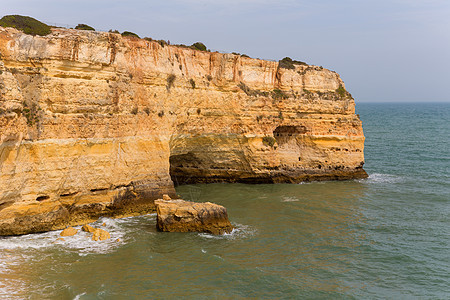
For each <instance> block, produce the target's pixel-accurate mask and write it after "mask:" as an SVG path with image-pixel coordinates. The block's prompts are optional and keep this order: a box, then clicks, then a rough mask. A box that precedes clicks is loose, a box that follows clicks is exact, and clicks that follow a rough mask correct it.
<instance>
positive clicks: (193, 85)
mask: <svg viewBox="0 0 450 300" xmlns="http://www.w3.org/2000/svg"><path fill="white" fill-rule="evenodd" d="M189 83H190V84H191V86H192V88H193V89H195V81H194V79H192V78H191V79H189Z"/></svg>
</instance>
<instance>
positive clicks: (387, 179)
mask: <svg viewBox="0 0 450 300" xmlns="http://www.w3.org/2000/svg"><path fill="white" fill-rule="evenodd" d="M403 180H404V178H403V177H401V176H397V175H392V174H381V173H374V174H370V175H369V178H366V179H359V180H358V181H359V182H362V183H399V182H402V181H403Z"/></svg>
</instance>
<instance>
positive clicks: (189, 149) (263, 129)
mask: <svg viewBox="0 0 450 300" xmlns="http://www.w3.org/2000/svg"><path fill="white" fill-rule="evenodd" d="M0 55H1V56H0V235H10V234H23V233H29V232H39V231H46V230H51V229H59V228H63V227H65V226H67V225H68V224H70V225H76V224H81V223H87V222H90V221H93V220H95V219H96V218H98V217H99V216H126V215H135V214H141V213H146V212H150V211H154V204H153V200H154V199H157V198H160V197H161V195H162V194H164V193H165V194H169V195H171V196H175V190H174V184H173V182H175V184H183V183H196V182H219V181H225V182H248V183H272V182H274V183H277V182H300V181H305V180H329V179H350V178H359V177H365V176H366V173H365V172H364V170H363V169H362V166H363V163H364V154H363V148H364V135H363V131H362V126H361V121H360V120H359V118H358V116H357V115H355V111H354V100H353V98H352V97H351V95H350V94H349V93H348V92H346V91H345V89H344V83H343V82H342V80H341V78H340V77H339V75H338V74H337V73H335V72H333V71H330V70H327V69H323V68H322V67H317V66H307V65H294V66H293V67H292V68H281V67H279V64H278V62H272V61H264V60H259V59H252V58H247V57H242V56H239V55H234V54H222V53H210V52H202V51H195V50H192V49H188V48H182V47H176V46H167V45H160V44H159V43H157V42H153V41H146V40H142V39H137V38H124V37H121V36H120V35H119V34H114V33H105V32H91V31H82V30H71V29H53V30H52V33H51V34H50V35H48V36H45V37H40V36H30V35H26V34H23V33H21V32H19V31H17V30H15V29H12V28H1V27H0Z"/></svg>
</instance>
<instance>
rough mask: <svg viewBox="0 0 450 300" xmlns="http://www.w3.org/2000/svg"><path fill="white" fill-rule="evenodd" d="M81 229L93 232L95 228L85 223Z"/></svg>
mask: <svg viewBox="0 0 450 300" xmlns="http://www.w3.org/2000/svg"><path fill="white" fill-rule="evenodd" d="M81 230H83V231H86V232H94V231H95V228H94V227H92V226H91V225H89V224H86V225H83V227H81Z"/></svg>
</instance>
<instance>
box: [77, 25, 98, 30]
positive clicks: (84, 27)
mask: <svg viewBox="0 0 450 300" xmlns="http://www.w3.org/2000/svg"><path fill="white" fill-rule="evenodd" d="M75 29H78V30H91V31H95V29H94V27H91V26H89V25H86V24H78V25H77V26H75Z"/></svg>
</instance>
